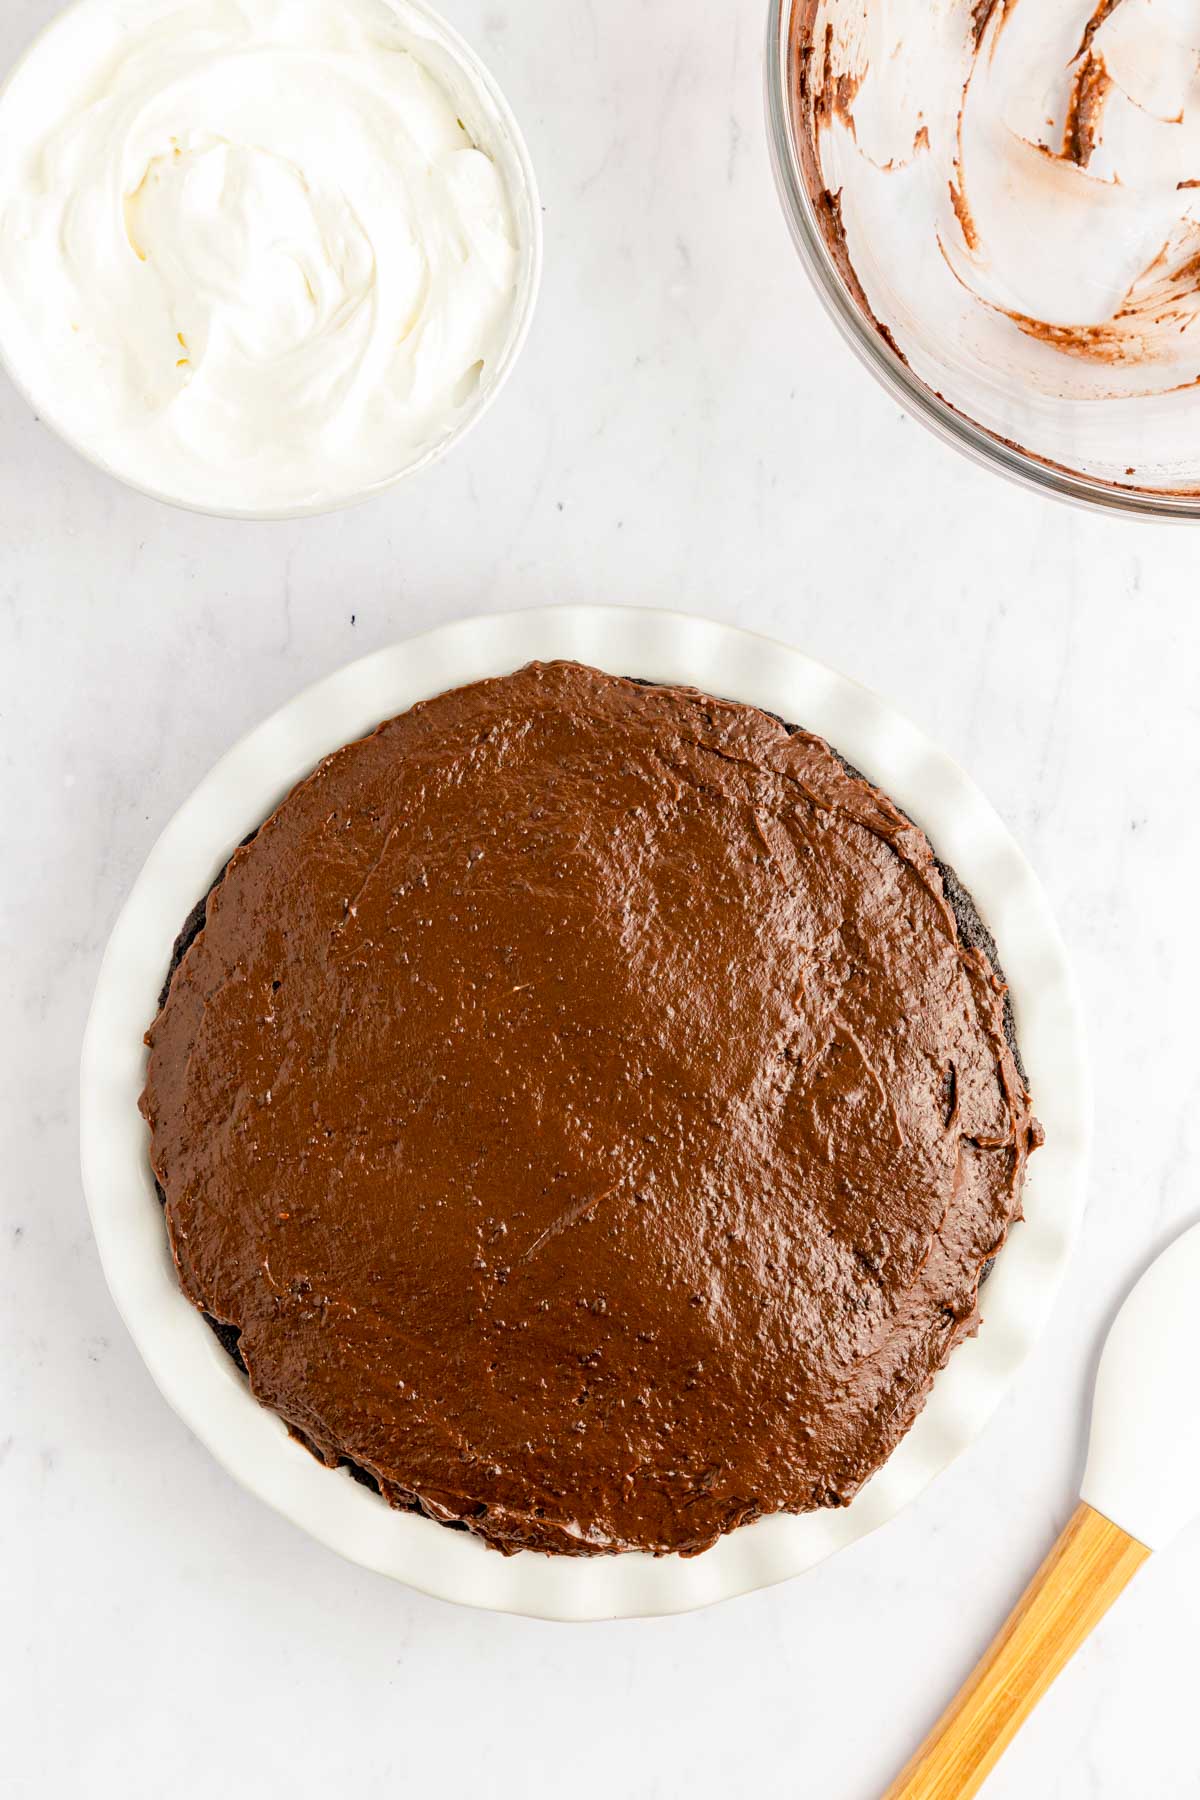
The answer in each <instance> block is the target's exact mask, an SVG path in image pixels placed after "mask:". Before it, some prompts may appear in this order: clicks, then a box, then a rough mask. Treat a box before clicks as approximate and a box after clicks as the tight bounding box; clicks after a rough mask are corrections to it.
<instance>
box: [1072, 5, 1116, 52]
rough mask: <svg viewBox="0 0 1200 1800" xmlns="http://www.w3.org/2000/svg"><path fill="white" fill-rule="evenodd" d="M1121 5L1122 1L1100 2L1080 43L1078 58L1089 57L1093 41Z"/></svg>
mask: <svg viewBox="0 0 1200 1800" xmlns="http://www.w3.org/2000/svg"><path fill="white" fill-rule="evenodd" d="M1120 4H1121V0H1100V4H1099V6H1097V8H1096V10H1095V12H1094V13H1093V14H1092V16H1091V18H1090V19H1089V20H1088V22H1087V27H1086V29H1085V30H1084V34H1083V36H1082V38H1081V39H1080V41H1079V48H1078V50H1077V51H1076V52H1075V56H1076V58H1078V57H1081V56H1086V55H1087V53H1088V51H1089V50H1090V49H1091V47H1092V39H1093V38H1094V37H1095V35H1096V33H1097V32H1098V31H1099V29H1100V27H1101V26H1102V25H1103V24H1104V22H1105V20H1106V19H1111V18H1112V15H1113V14H1114V13H1115V12H1116V10H1117V8H1118V6H1120Z"/></svg>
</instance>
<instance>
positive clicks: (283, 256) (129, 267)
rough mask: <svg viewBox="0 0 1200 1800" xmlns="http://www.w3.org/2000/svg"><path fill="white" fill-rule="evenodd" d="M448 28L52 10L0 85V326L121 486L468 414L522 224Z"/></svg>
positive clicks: (289, 9) (410, 20) (487, 104)
mask: <svg viewBox="0 0 1200 1800" xmlns="http://www.w3.org/2000/svg"><path fill="white" fill-rule="evenodd" d="M449 43H450V40H449V39H448V38H447V37H445V36H443V35H442V33H441V30H440V28H439V27H438V26H437V25H436V23H435V21H434V20H433V19H432V16H431V15H428V14H426V13H425V11H424V10H423V8H421V7H418V6H412V5H409V4H408V3H407V0H80V4H77V5H76V6H74V7H73V8H71V9H70V10H68V12H66V13H65V14H63V15H62V17H61V18H60V19H59V20H58V21H57V23H56V24H55V25H54V26H52V27H51V29H50V31H49V32H48V33H46V35H45V36H44V37H43V38H42V39H41V40H39V42H38V43H37V45H35V47H34V49H33V51H32V52H31V54H30V55H29V56H28V57H27V58H26V60H25V62H24V63H23V64H21V65H20V67H19V68H18V71H17V73H16V75H15V77H14V79H13V81H12V83H11V85H10V87H9V88H8V90H7V92H6V93H5V95H4V98H3V100H2V101H0V196H2V198H0V348H2V349H3V351H4V354H5V355H6V357H7V359H8V360H9V362H10V365H11V367H12V369H13V372H14V374H15V375H16V376H17V379H18V380H19V381H20V382H21V383H22V385H23V386H24V387H25V388H26V389H27V391H28V392H29V394H30V395H31V397H32V399H33V400H34V403H35V405H37V406H38V408H39V410H41V411H42V413H43V414H44V416H46V417H47V418H48V419H49V420H50V422H52V423H53V424H54V425H55V426H56V427H57V428H58V429H59V430H60V431H62V433H63V434H64V435H65V436H66V437H68V438H69V439H70V440H72V441H73V442H74V443H76V444H77V445H78V447H79V448H81V449H82V450H84V451H85V452H86V453H87V454H89V455H90V456H92V457H94V458H95V459H96V460H98V461H100V462H101V463H103V464H105V465H107V466H108V467H110V468H111V469H112V470H113V472H114V473H116V474H118V475H120V476H121V477H122V478H123V479H125V480H128V481H130V482H132V483H133V484H134V485H136V486H139V487H143V488H145V489H148V490H149V491H151V492H153V493H157V494H160V495H164V496H166V497H168V498H171V499H175V500H179V501H182V502H183V503H185V504H190V505H194V506H198V507H203V508H211V509H214V510H219V511H231V512H259V511H263V512H271V511H290V510H293V509H299V508H304V507H308V506H320V505H325V504H330V505H332V504H337V503H338V501H340V500H342V499H346V498H350V497H353V496H355V495H357V494H359V493H361V492H364V491H369V490H370V489H371V488H373V487H376V486H378V485H380V484H383V483H385V482H387V481H388V480H389V479H391V478H393V477H395V476H396V475H397V474H399V473H400V472H402V471H403V470H405V469H406V468H407V467H410V466H411V465H412V464H413V463H414V462H417V461H419V460H421V459H422V458H423V457H424V456H425V455H426V454H427V453H428V452H429V451H431V450H432V449H434V448H436V447H437V446H439V445H440V444H442V443H443V442H444V441H445V440H446V439H447V438H448V437H449V436H450V435H452V434H453V433H454V432H455V430H456V429H457V428H458V427H459V425H460V424H462V423H463V422H465V420H466V419H467V418H468V417H470V416H472V415H473V413H474V412H477V411H478V410H479V408H480V405H481V403H482V400H483V399H484V398H485V397H486V395H487V393H488V391H489V389H490V388H491V387H492V385H493V384H494V383H495V382H496V380H497V378H498V376H499V375H500V374H501V373H502V372H503V370H504V365H505V362H506V359H507V358H508V357H509V356H510V355H511V352H512V350H513V349H514V347H515V346H514V339H515V338H516V336H517V335H519V331H520V326H521V319H520V317H519V315H520V312H521V288H522V281H523V279H524V280H528V279H531V278H530V277H529V261H528V255H527V252H528V244H527V243H523V242H522V238H523V236H528V234H529V232H531V231H532V230H533V227H532V225H529V224H527V222H526V219H525V217H524V216H523V213H522V206H523V205H524V207H525V211H526V212H530V211H531V209H530V208H528V205H527V202H528V195H527V194H516V193H514V192H513V190H512V184H511V181H510V178H509V174H507V173H506V172H505V170H504V167H503V165H504V163H505V161H506V160H507V162H508V164H509V168H510V171H511V169H512V168H516V167H517V166H518V164H517V159H516V157H515V156H514V155H513V154H512V153H511V145H509V146H508V149H507V153H506V147H505V146H506V142H507V140H506V137H505V132H504V129H503V127H502V126H501V124H500V123H499V117H500V115H499V113H498V111H495V110H494V104H493V102H492V100H491V98H490V96H489V95H488V94H487V93H486V92H485V89H484V87H483V85H482V83H480V82H478V81H477V80H476V79H475V78H474V77H472V76H470V75H469V74H468V73H467V70H466V67H465V65H464V63H463V62H462V61H461V59H460V58H459V57H458V56H457V55H456V54H454V53H452V51H451V49H450V48H449ZM489 138H491V139H494V140H496V142H495V143H494V142H489ZM500 140H505V141H504V142H501V141H500ZM497 143H499V151H498V152H497V148H496V144H497ZM519 221H520V224H519ZM521 226H525V227H526V229H525V231H524V232H523V231H522V229H521Z"/></svg>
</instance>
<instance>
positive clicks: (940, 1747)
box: [883, 1226, 1200, 1800]
mask: <svg viewBox="0 0 1200 1800" xmlns="http://www.w3.org/2000/svg"><path fill="white" fill-rule="evenodd" d="M1198 1378H1200V1226H1196V1227H1194V1228H1193V1229H1192V1230H1191V1231H1188V1232H1186V1233H1185V1234H1184V1236H1183V1237H1181V1238H1178V1239H1177V1240H1176V1241H1175V1243H1174V1244H1172V1245H1171V1248H1170V1249H1169V1250H1167V1251H1165V1252H1164V1254H1163V1255H1162V1256H1160V1257H1159V1259H1158V1261H1157V1262H1156V1263H1154V1264H1153V1265H1152V1266H1151V1267H1150V1269H1149V1270H1148V1271H1147V1273H1146V1274H1145V1275H1143V1277H1142V1279H1141V1280H1140V1281H1139V1282H1138V1284H1137V1286H1136V1287H1135V1288H1134V1290H1133V1292H1132V1294H1130V1296H1129V1298H1128V1300H1127V1301H1126V1302H1125V1305H1124V1306H1123V1307H1122V1309H1121V1311H1120V1313H1119V1314H1118V1315H1117V1321H1116V1324H1115V1325H1114V1326H1113V1328H1112V1331H1111V1332H1110V1333H1109V1338H1108V1343H1107V1344H1106V1345H1105V1348H1104V1355H1103V1356H1102V1357H1101V1359H1100V1372H1099V1375H1098V1376H1097V1379H1096V1398H1095V1402H1094V1404H1093V1407H1092V1437H1091V1448H1090V1450H1089V1452H1088V1462H1087V1472H1086V1474H1085V1475H1084V1478H1083V1498H1082V1499H1081V1501H1080V1503H1079V1505H1078V1506H1077V1507H1076V1509H1075V1512H1074V1514H1073V1515H1072V1517H1071V1520H1070V1523H1069V1524H1068V1525H1067V1527H1066V1530H1065V1531H1064V1532H1063V1534H1062V1536H1061V1537H1060V1538H1059V1540H1058V1542H1057V1544H1055V1546H1054V1548H1053V1550H1052V1551H1051V1552H1050V1554H1049V1556H1048V1557H1047V1558H1046V1560H1045V1562H1044V1563H1043V1564H1042V1566H1041V1568H1040V1569H1039V1570H1038V1572H1037V1574H1036V1575H1035V1576H1034V1578H1033V1580H1032V1581H1031V1582H1030V1584H1029V1586H1028V1588H1027V1589H1026V1590H1025V1593H1024V1595H1023V1596H1022V1598H1021V1600H1020V1601H1019V1602H1018V1605H1017V1607H1016V1610H1015V1611H1014V1612H1013V1613H1012V1615H1011V1616H1010V1618H1009V1620H1008V1623H1007V1624H1006V1625H1005V1626H1004V1628H1003V1629H1002V1631H1001V1632H1000V1635H999V1637H998V1638H997V1639H996V1641H995V1643H994V1644H993V1645H992V1647H991V1649H990V1650H989V1651H988V1652H987V1654H986V1656H985V1657H984V1658H983V1661H982V1662H981V1663H980V1664H979V1666H978V1667H977V1668H976V1670H975V1672H974V1674H973V1675H972V1676H971V1677H970V1679H969V1680H968V1681H967V1684H966V1686H965V1687H964V1688H963V1689H962V1691H961V1693H960V1694H959V1695H958V1697H957V1699H956V1700H954V1701H953V1702H952V1703H951V1705H950V1706H949V1708H948V1709H947V1711H946V1712H945V1713H944V1714H943V1715H942V1717H941V1718H940V1719H939V1721H938V1723H937V1724H936V1725H935V1726H934V1728H933V1730H932V1731H931V1732H930V1734H929V1736H928V1737H927V1738H926V1740H925V1742H924V1743H923V1744H922V1746H921V1748H920V1749H919V1750H918V1751H917V1753H916V1755H915V1756H914V1757H913V1759H912V1761H911V1762H910V1763H909V1765H908V1767H907V1768H906V1769H905V1770H904V1773H903V1774H902V1775H901V1776H900V1777H899V1779H898V1780H896V1781H894V1782H893V1783H892V1785H891V1787H890V1788H888V1790H887V1793H886V1794H885V1795H884V1797H883V1800H970V1796H971V1795H972V1794H976V1793H978V1791H979V1789H980V1788H981V1787H982V1785H983V1783H984V1782H985V1781H986V1780H987V1777H988V1775H989V1774H990V1772H991V1770H992V1769H993V1768H994V1767H995V1765H996V1763H997V1762H998V1761H999V1759H1000V1757H1001V1755H1002V1753H1003V1751H1004V1750H1005V1748H1006V1747H1007V1746H1008V1745H1009V1744H1010V1743H1011V1742H1012V1740H1013V1738H1014V1737H1015V1736H1016V1734H1017V1732H1018V1731H1019V1730H1020V1728H1021V1726H1022V1724H1023V1723H1024V1721H1025V1720H1026V1719H1027V1718H1028V1717H1029V1715H1030V1713H1031V1712H1032V1711H1033V1709H1034V1707H1035V1706H1036V1705H1037V1703H1038V1701H1039V1700H1040V1699H1041V1698H1042V1695H1043V1694H1044V1693H1045V1692H1046V1690H1047V1689H1048V1688H1049V1686H1050V1684H1051V1682H1052V1681H1053V1680H1054V1679H1055V1677H1056V1676H1057V1675H1059V1674H1060V1673H1061V1672H1062V1670H1063V1669H1064V1668H1065V1667H1066V1665H1067V1663H1068V1662H1069V1661H1070V1659H1071V1657H1072V1656H1073V1655H1074V1654H1075V1651H1076V1650H1078V1648H1079V1646H1080V1645H1081V1644H1082V1643H1083V1641H1084V1639H1085V1638H1086V1637H1087V1636H1088V1635H1089V1634H1090V1633H1091V1632H1092V1631H1093V1630H1094V1628H1095V1627H1096V1626H1097V1625H1098V1624H1099V1622H1100V1620H1101V1619H1102V1618H1103V1617H1104V1614H1105V1613H1106V1612H1107V1611H1108V1609H1109V1607H1110V1606H1111V1605H1112V1603H1113V1601H1114V1600H1115V1599H1116V1598H1117V1595H1118V1594H1119V1593H1120V1592H1121V1590H1122V1588H1124V1586H1125V1585H1126V1583H1127V1582H1128V1581H1129V1580H1130V1579H1131V1577H1132V1576H1133V1575H1134V1574H1135V1573H1136V1572H1137V1570H1138V1569H1139V1568H1140V1567H1141V1565H1142V1564H1143V1563H1144V1562H1145V1560H1146V1558H1147V1557H1148V1556H1149V1555H1150V1552H1151V1551H1152V1550H1158V1549H1160V1548H1161V1547H1162V1545H1164V1544H1165V1543H1167V1542H1168V1541H1169V1540H1170V1539H1171V1538H1173V1537H1174V1536H1175V1534H1176V1533H1177V1532H1178V1531H1180V1530H1182V1528H1183V1527H1184V1526H1185V1525H1186V1524H1187V1523H1188V1521H1189V1520H1190V1519H1192V1518H1193V1517H1194V1516H1195V1514H1196V1513H1197V1512H1200V1403H1198V1401H1197V1387H1198V1386H1200V1380H1198Z"/></svg>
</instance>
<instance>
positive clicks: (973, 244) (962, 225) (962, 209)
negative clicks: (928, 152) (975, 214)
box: [949, 165, 979, 250]
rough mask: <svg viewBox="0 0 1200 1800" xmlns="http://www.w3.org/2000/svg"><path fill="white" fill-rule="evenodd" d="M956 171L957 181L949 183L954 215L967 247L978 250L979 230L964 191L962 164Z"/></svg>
mask: <svg viewBox="0 0 1200 1800" xmlns="http://www.w3.org/2000/svg"><path fill="white" fill-rule="evenodd" d="M955 172H956V175H957V178H958V179H957V182H954V181H952V182H950V183H949V188H950V204H951V206H952V207H953V208H954V216H955V218H956V219H957V220H958V228H959V230H960V231H961V232H962V235H963V242H964V244H965V245H966V246H967V249H968V250H978V248H979V232H978V230H977V229H976V226H975V221H974V219H973V218H972V217H971V209H970V207H969V206H968V205H967V197H966V194H965V193H964V192H963V177H962V168H961V165H960V166H959V167H958V168H957V169H956V171H955Z"/></svg>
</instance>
